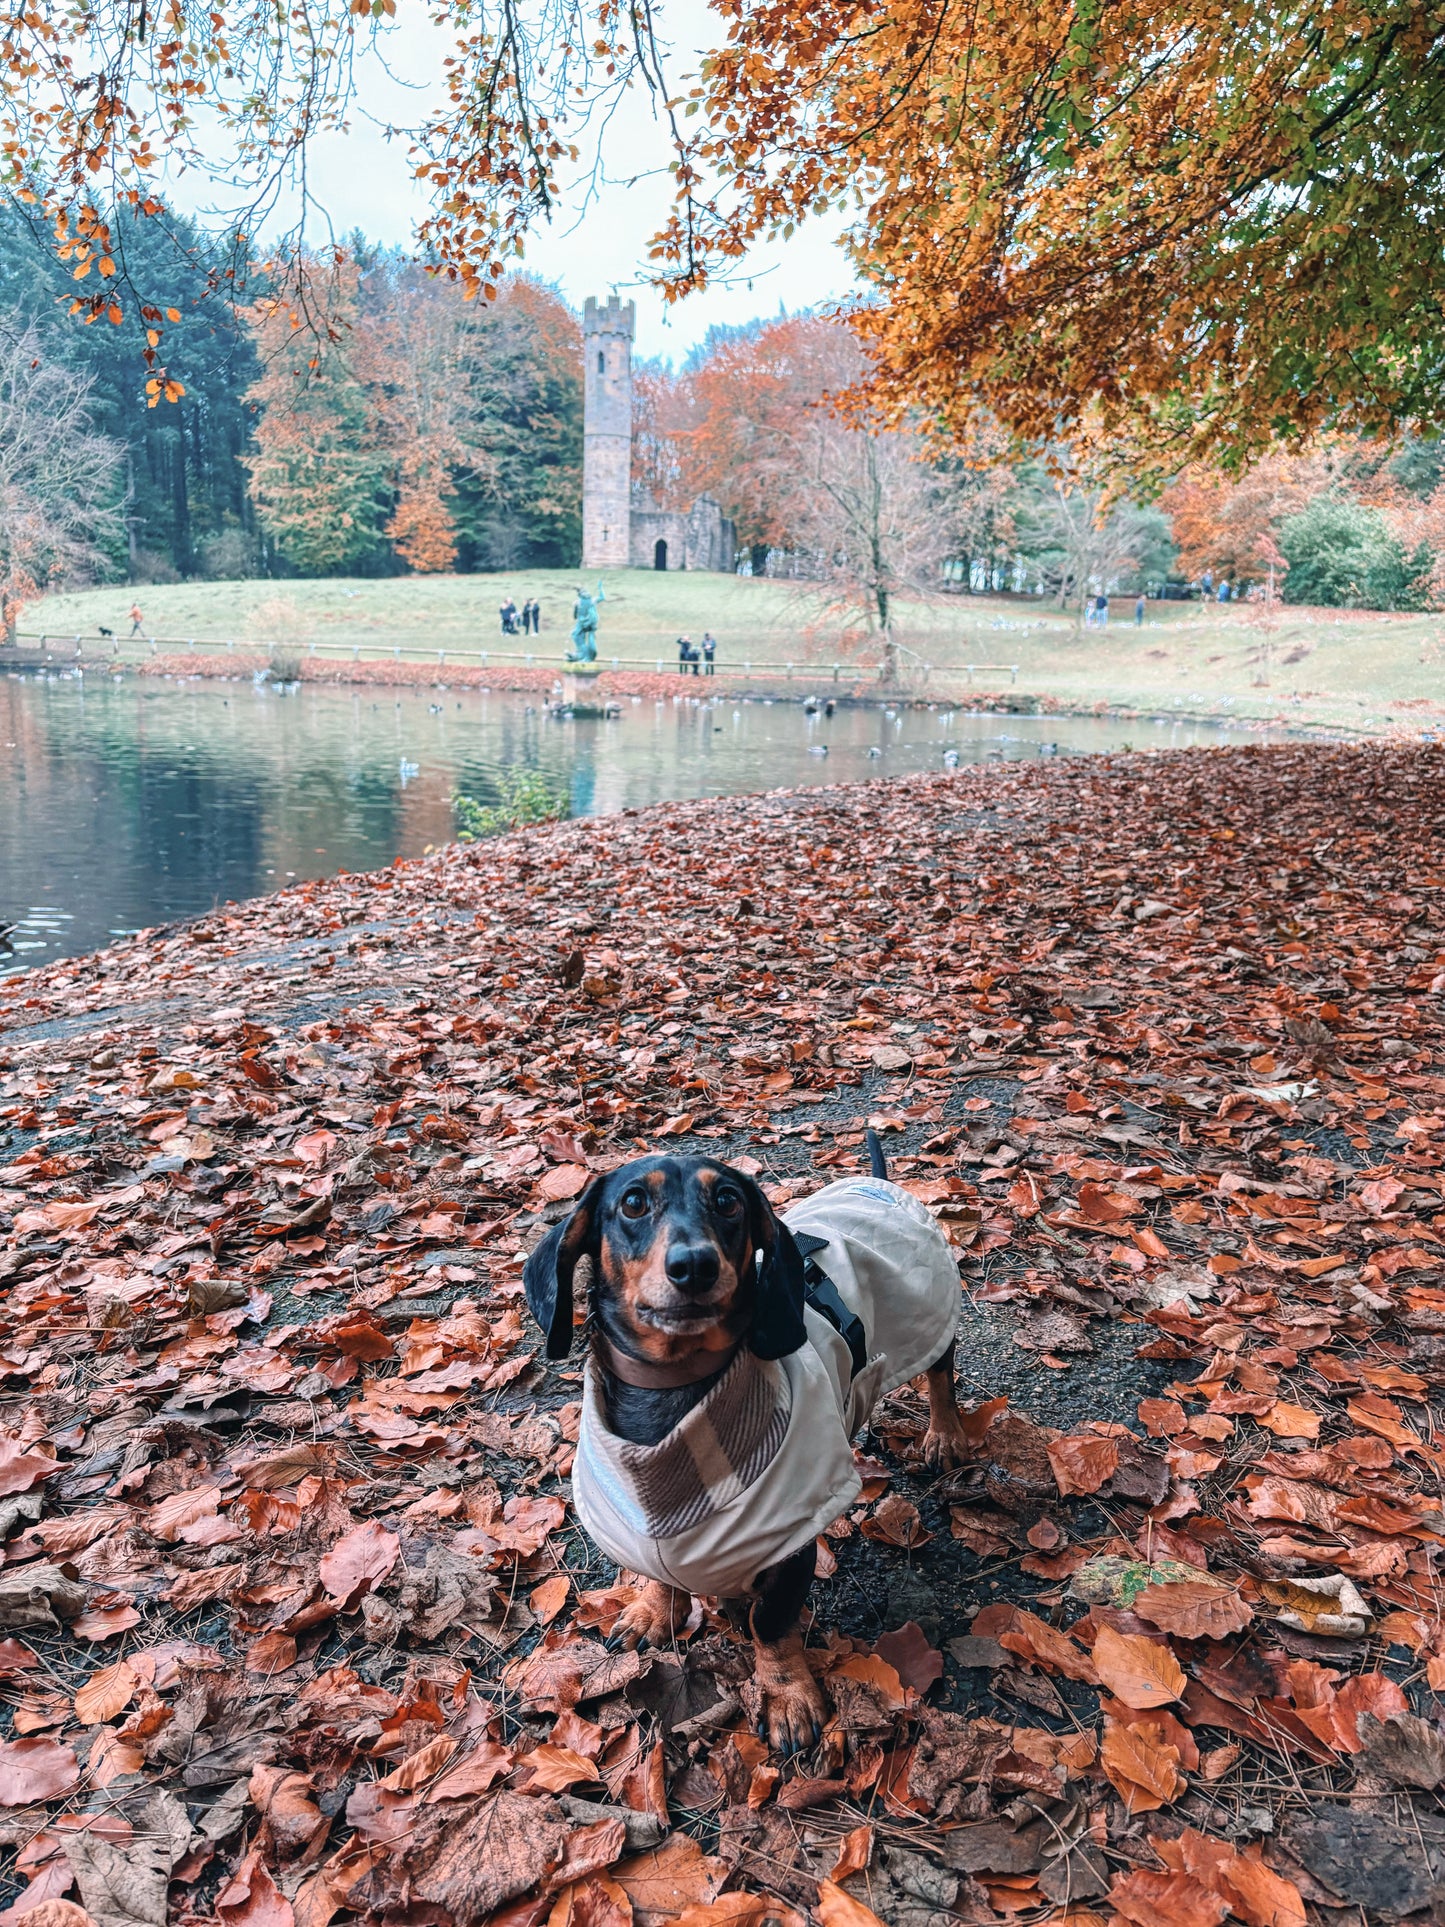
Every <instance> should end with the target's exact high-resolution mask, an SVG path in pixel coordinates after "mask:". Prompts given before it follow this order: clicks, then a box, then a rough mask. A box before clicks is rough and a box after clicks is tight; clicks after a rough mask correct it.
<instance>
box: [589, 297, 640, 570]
mask: <svg viewBox="0 0 1445 1927" xmlns="http://www.w3.org/2000/svg"><path fill="white" fill-rule="evenodd" d="M635 321H636V309H635V307H634V305H633V303H632V302H630V301H619V300H618V298H617V296H616V295H615V294H614V295H609V296H608V299H607V303H606V305H605V306H599V304H598V302H597V299H596V297H595V296H594V295H589V296H588V297H587V305H586V307H585V308H584V309H583V311H582V367H583V388H582V393H583V416H582V422H583V441H582V566H583V568H585V569H625V568H626V567H627V565H628V562H629V561H630V560H631V554H630V549H631V539H632V519H631V517H632V506H631V505H632V331H633V326H634V323H635Z"/></svg>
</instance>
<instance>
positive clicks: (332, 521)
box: [246, 262, 390, 575]
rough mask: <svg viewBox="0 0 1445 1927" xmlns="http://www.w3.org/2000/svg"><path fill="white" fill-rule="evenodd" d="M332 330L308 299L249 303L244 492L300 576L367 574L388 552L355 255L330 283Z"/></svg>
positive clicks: (382, 468)
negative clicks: (250, 440) (252, 420)
mask: <svg viewBox="0 0 1445 1927" xmlns="http://www.w3.org/2000/svg"><path fill="white" fill-rule="evenodd" d="M329 308H330V313H331V326H330V338H329V339H326V340H320V339H318V334H319V332H320V331H319V329H318V328H317V327H316V326H315V325H314V324H313V322H312V320H311V319H310V318H309V313H308V307H307V304H306V303H305V302H304V301H302V300H293V299H292V298H291V296H289V295H287V294H284V293H282V294H277V295H271V296H267V297H266V298H265V299H264V300H262V301H260V302H258V303H257V304H256V306H255V307H254V308H253V309H252V311H251V319H252V327H253V329H254V331H255V336H256V343H257V347H258V349H259V352H260V356H261V361H262V364H263V373H262V374H261V377H260V379H259V380H258V381H257V382H256V383H255V384H254V385H253V387H252V388H251V390H250V392H249V394H248V396H247V399H248V401H250V402H251V403H252V404H253V406H254V407H255V408H256V410H257V417H256V428H255V446H254V448H253V450H252V452H251V453H250V454H249V455H248V456H247V457H246V467H247V469H248V470H249V471H250V476H251V494H252V500H253V502H254V504H255V508H256V513H257V515H258V516H259V517H260V520H261V525H262V528H263V529H264V531H265V533H266V535H267V536H268V537H269V538H270V540H271V541H272V542H273V543H274V545H275V550H276V554H277V556H278V557H279V558H280V559H281V560H282V561H283V562H284V563H285V564H286V565H288V566H289V567H290V568H292V569H294V570H295V571H296V573H297V574H299V575H341V574H354V573H356V572H358V571H363V572H370V571H371V570H373V569H375V568H376V567H377V566H378V565H380V566H381V567H383V568H384V567H385V566H386V564H387V561H388V560H389V558H388V556H387V552H386V550H385V548H384V544H383V538H382V534H381V524H382V522H383V520H384V518H385V514H386V511H387V509H388V508H389V507H390V502H389V500H388V498H387V495H386V492H385V490H386V471H387V462H386V455H385V451H384V449H383V448H382V446H381V445H380V443H379V441H378V436H377V432H376V417H375V411H374V410H373V408H372V406H371V403H370V399H369V397H368V395H367V391H366V388H365V386H364V385H363V383H362V381H361V379H360V377H359V376H358V374H357V372H356V369H355V366H354V365H353V364H354V356H355V342H354V340H353V337H354V335H355V332H356V327H357V321H358V302H357V276H356V270H355V264H354V262H343V263H342V264H341V266H340V268H339V270H338V275H337V278H336V280H335V281H334V282H333V283H332V285H331V290H330V300H329Z"/></svg>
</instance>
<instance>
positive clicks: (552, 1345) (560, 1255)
mask: <svg viewBox="0 0 1445 1927" xmlns="http://www.w3.org/2000/svg"><path fill="white" fill-rule="evenodd" d="M601 1195H602V1179H601V1178H596V1179H594V1180H593V1182H592V1183H591V1184H590V1185H588V1187H587V1189H586V1190H585V1191H584V1192H583V1193H582V1196H581V1197H580V1198H579V1199H578V1200H577V1202H576V1204H575V1205H574V1206H573V1208H572V1212H571V1215H570V1216H568V1217H566V1218H560V1219H559V1220H558V1221H557V1223H556V1224H554V1225H553V1227H552V1229H551V1230H550V1231H549V1232H548V1233H547V1235H546V1237H545V1238H544V1239H543V1240H542V1242H541V1243H540V1244H539V1245H538V1246H537V1247H536V1248H535V1249H534V1250H533V1252H532V1254H531V1256H530V1257H529V1258H528V1260H527V1264H526V1269H525V1270H524V1271H523V1273H522V1288H523V1290H524V1291H525V1292H526V1294H527V1306H528V1309H529V1310H530V1311H531V1314H532V1316H533V1317H534V1318H535V1319H536V1321H537V1323H538V1324H539V1325H540V1326H541V1327H542V1333H543V1336H544V1337H545V1339H546V1341H547V1343H546V1353H547V1356H548V1358H565V1357H566V1356H567V1354H568V1352H569V1351H571V1349H572V1273H573V1272H574V1271H575V1270H576V1269H577V1260H578V1259H579V1258H581V1257H582V1256H583V1255H584V1254H586V1255H587V1256H589V1257H591V1258H592V1259H594V1260H595V1259H596V1258H597V1256H598V1236H597V1205H598V1202H599V1200H600V1198H601Z"/></svg>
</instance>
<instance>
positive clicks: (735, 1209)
mask: <svg viewBox="0 0 1445 1927" xmlns="http://www.w3.org/2000/svg"><path fill="white" fill-rule="evenodd" d="M712 1203H713V1209H714V1211H716V1212H717V1214H718V1216H719V1217H721V1218H735V1217H736V1216H737V1215H738V1213H739V1212H740V1211H741V1210H742V1208H743V1201H742V1199H741V1198H740V1197H739V1196H738V1194H737V1192H736V1191H730V1190H729V1189H728V1187H727V1186H726V1185H723V1186H722V1188H721V1189H720V1190H718V1191H715V1192H714V1193H713V1199H712Z"/></svg>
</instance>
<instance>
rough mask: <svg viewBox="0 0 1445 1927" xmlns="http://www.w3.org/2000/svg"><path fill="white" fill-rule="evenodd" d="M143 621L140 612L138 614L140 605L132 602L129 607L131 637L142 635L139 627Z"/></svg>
mask: <svg viewBox="0 0 1445 1927" xmlns="http://www.w3.org/2000/svg"><path fill="white" fill-rule="evenodd" d="M144 620H145V618H144V617H143V616H142V615H141V612H140V604H139V603H138V602H133V603H132V604H131V605H130V632H131V634H132V635H133V636H139V635H141V634H143V633H144V631H143V629H142V626H141V625H142V624H143V622H144Z"/></svg>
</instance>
